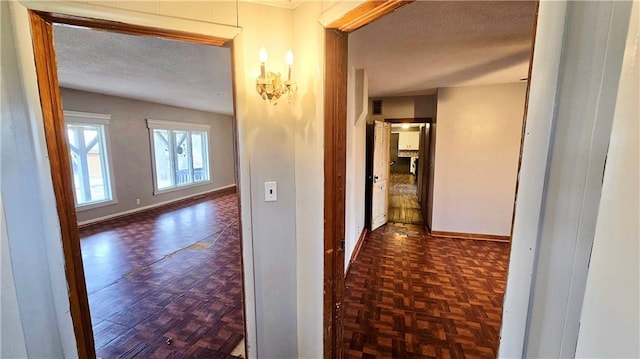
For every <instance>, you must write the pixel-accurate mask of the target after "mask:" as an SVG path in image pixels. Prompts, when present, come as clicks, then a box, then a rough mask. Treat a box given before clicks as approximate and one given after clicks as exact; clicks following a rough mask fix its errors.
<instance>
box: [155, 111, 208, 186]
mask: <svg viewBox="0 0 640 359" xmlns="http://www.w3.org/2000/svg"><path fill="white" fill-rule="evenodd" d="M147 127H148V128H149V135H150V137H151V158H152V160H153V179H154V193H160V192H164V191H168V190H173V189H177V188H182V187H186V186H193V185H199V184H203V183H209V182H210V174H209V128H210V127H209V126H208V125H201V124H192V123H183V122H173V121H160V120H152V119H147Z"/></svg>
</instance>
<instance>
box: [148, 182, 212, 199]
mask: <svg viewBox="0 0 640 359" xmlns="http://www.w3.org/2000/svg"><path fill="white" fill-rule="evenodd" d="M212 183H213V182H212V181H211V180H208V181H204V182H197V183H192V184H188V185H185V186H180V187H173V188H167V189H160V190H154V191H153V195H154V196H157V195H161V194H165V193H171V192H176V191H182V190H183V189H187V188H193V187H200V186H204V185H210V184H212Z"/></svg>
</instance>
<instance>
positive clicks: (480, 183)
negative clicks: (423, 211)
mask: <svg viewBox="0 0 640 359" xmlns="http://www.w3.org/2000/svg"><path fill="white" fill-rule="evenodd" d="M525 91H526V83H514V84H504V85H490V86H473V87H454V88H441V89H438V99H437V101H438V132H437V134H436V149H435V156H436V157H435V178H434V184H433V185H434V194H433V217H432V223H431V229H432V230H433V231H444V232H461V233H473V234H489V235H499V236H509V235H510V233H511V219H512V214H513V203H514V198H515V185H516V177H517V170H518V157H519V154H520V143H521V133H522V124H523V115H524V101H525Z"/></svg>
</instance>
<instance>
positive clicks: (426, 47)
mask: <svg viewBox="0 0 640 359" xmlns="http://www.w3.org/2000/svg"><path fill="white" fill-rule="evenodd" d="M535 7H536V3H535V2H531V1H416V2H414V3H411V4H409V5H406V6H403V7H401V8H399V9H398V10H396V11H395V12H394V13H391V14H389V15H387V16H385V17H383V18H381V19H379V20H377V21H375V22H373V23H372V24H369V25H367V26H365V27H363V28H361V29H358V30H356V31H355V32H353V33H352V34H350V35H349V52H350V56H351V59H352V61H353V64H354V66H355V67H356V68H364V69H365V71H366V73H367V76H368V78H369V95H370V96H371V97H383V96H402V95H419V94H431V93H433V91H434V90H435V89H436V88H439V87H452V86H471V85H488V84H498V83H509V82H517V81H519V80H520V79H522V78H525V77H527V74H528V68H529V55H530V48H531V39H532V34H533V19H534V13H535Z"/></svg>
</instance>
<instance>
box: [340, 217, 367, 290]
mask: <svg viewBox="0 0 640 359" xmlns="http://www.w3.org/2000/svg"><path fill="white" fill-rule="evenodd" d="M367 233H368V231H367V229H366V228H362V232H360V237H358V242H356V246H355V248H354V249H353V252H352V253H351V259H349V264H347V270H345V271H344V277H345V278H346V277H347V274H349V270H350V269H351V264H352V263H353V262H355V261H356V259H358V254H360V250H361V249H362V246H363V245H364V241H365V238H366V237H367Z"/></svg>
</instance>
